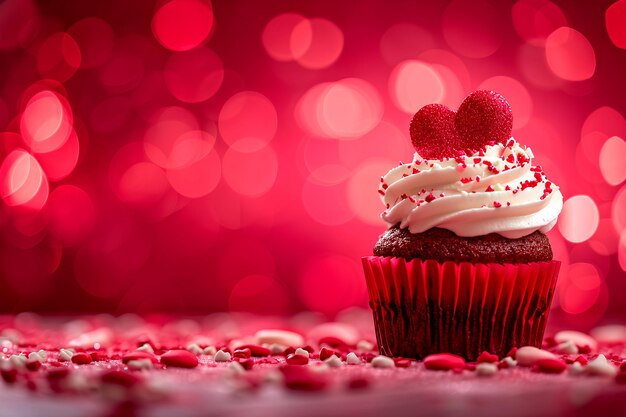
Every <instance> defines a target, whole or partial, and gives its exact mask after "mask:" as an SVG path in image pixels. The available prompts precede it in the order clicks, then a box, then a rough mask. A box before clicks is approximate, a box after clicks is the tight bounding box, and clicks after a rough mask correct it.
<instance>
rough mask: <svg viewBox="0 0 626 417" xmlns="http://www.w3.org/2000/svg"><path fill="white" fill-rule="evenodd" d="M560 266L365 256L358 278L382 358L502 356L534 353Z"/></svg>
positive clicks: (470, 358)
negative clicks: (528, 349) (524, 349)
mask: <svg viewBox="0 0 626 417" xmlns="http://www.w3.org/2000/svg"><path fill="white" fill-rule="evenodd" d="M560 265H561V263H560V262H558V261H550V262H534V263H528V264H496V263H488V264H473V263H469V262H460V263H457V262H444V263H439V262H437V261H434V260H426V261H422V260H420V259H412V260H409V261H407V260H405V259H404V258H393V257H382V256H368V257H364V258H363V268H364V269H365V279H366V281H367V288H368V292H369V298H370V307H371V308H372V311H373V313H374V323H375V327H376V338H377V341H378V346H379V348H380V350H381V353H382V354H384V355H387V356H392V357H406V358H416V359H423V358H424V357H426V356H427V355H429V354H431V353H440V352H447V353H454V354H457V355H460V356H463V357H464V358H466V359H468V360H475V359H476V358H477V357H478V355H479V354H480V353H481V352H483V351H488V352H491V353H495V354H497V355H498V356H499V357H504V356H506V354H507V353H508V352H509V350H510V349H511V348H512V347H519V346H537V347H540V346H541V342H542V339H543V333H544V330H545V327H546V321H547V319H548V313H549V312H550V304H551V302H552V296H553V295H554V287H555V285H556V279H557V275H558V271H559V267H560Z"/></svg>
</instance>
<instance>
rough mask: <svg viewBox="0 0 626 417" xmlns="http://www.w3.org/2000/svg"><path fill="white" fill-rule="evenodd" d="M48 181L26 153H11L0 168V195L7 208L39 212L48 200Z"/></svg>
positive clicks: (17, 151) (34, 160) (19, 150)
mask: <svg viewBox="0 0 626 417" xmlns="http://www.w3.org/2000/svg"><path fill="white" fill-rule="evenodd" d="M48 192H49V186H48V179H47V178H46V174H45V173H44V172H43V170H42V169H41V166H40V165H39V163H38V162H37V160H36V159H35V158H34V157H33V156H32V155H30V154H29V153H28V152H26V151H24V150H21V149H18V150H14V151H13V152H11V153H10V154H9V155H7V157H6V158H5V160H4V162H2V166H0V194H1V195H2V199H3V200H4V202H5V203H6V204H7V205H8V206H19V207H24V208H28V209H32V210H40V209H41V208H42V207H43V206H44V205H45V204H46V200H47V199H48Z"/></svg>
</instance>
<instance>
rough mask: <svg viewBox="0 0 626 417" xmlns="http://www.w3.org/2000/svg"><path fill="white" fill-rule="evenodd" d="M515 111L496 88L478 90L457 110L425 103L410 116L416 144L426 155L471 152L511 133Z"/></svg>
mask: <svg viewBox="0 0 626 417" xmlns="http://www.w3.org/2000/svg"><path fill="white" fill-rule="evenodd" d="M512 128H513V112H512V111H511V106H510V105H509V103H508V102H507V101H506V99H505V98H504V97H503V96H502V95H500V94H498V93H496V92H493V91H487V90H479V91H475V92H473V93H472V94H470V95H469V96H467V97H466V98H465V100H463V103H461V106H460V107H459V110H458V111H456V112H454V111H452V110H450V109H449V108H448V107H446V106H444V105H441V104H429V105H427V106H424V107H422V108H421V109H420V110H419V111H418V112H417V113H415V116H413V120H411V126H410V133H411V141H412V142H413V146H414V147H415V149H416V150H417V152H418V153H419V154H420V156H422V157H424V158H427V159H443V158H453V157H456V156H458V155H461V154H463V153H467V154H471V153H474V152H476V151H478V150H480V149H483V148H484V147H485V146H487V145H490V144H493V143H506V142H507V141H508V140H509V138H510V137H511V129H512Z"/></svg>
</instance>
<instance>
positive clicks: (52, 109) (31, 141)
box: [20, 90, 73, 152]
mask: <svg viewBox="0 0 626 417" xmlns="http://www.w3.org/2000/svg"><path fill="white" fill-rule="evenodd" d="M72 122H73V120H72V114H71V110H70V109H69V107H65V106H64V105H63V104H62V103H61V101H60V100H59V96H58V95H57V94H56V93H54V92H52V91H49V90H44V91H41V92H39V93H37V94H35V95H34V96H33V97H32V98H31V99H30V100H29V102H28V104H27V105H26V108H25V109H24V112H23V113H22V117H21V120H20V132H21V133H22V137H23V138H24V141H25V142H26V144H27V145H28V146H29V147H30V149H31V150H32V151H33V152H50V151H54V150H56V149H59V148H60V147H61V146H63V144H65V142H67V140H68V139H69V136H70V133H71V132H72Z"/></svg>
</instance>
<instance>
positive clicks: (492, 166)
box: [378, 138, 563, 239]
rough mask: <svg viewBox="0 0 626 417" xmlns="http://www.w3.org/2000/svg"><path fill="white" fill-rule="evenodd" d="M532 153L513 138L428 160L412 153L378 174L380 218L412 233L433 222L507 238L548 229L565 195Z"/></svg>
mask: <svg viewBox="0 0 626 417" xmlns="http://www.w3.org/2000/svg"><path fill="white" fill-rule="evenodd" d="M532 158H533V154H532V151H531V150H530V148H526V147H521V146H520V145H519V144H518V143H517V142H516V141H515V139H513V138H511V139H510V140H509V141H508V143H507V144H506V145H504V144H501V143H499V144H496V145H492V146H488V147H487V148H486V149H485V150H484V151H481V152H478V153H476V154H474V155H471V156H465V155H464V156H461V157H457V158H449V159H443V160H427V159H423V158H421V157H420V155H419V154H418V153H415V156H414V158H413V161H412V162H411V163H409V164H401V165H400V166H398V167H396V168H394V169H392V170H391V171H389V172H388V173H387V175H385V176H384V177H382V178H381V183H380V186H379V189H378V192H379V193H380V194H381V197H382V201H383V203H384V204H385V206H386V210H385V211H384V212H383V214H382V215H381V217H382V219H383V220H384V221H385V222H387V223H388V225H389V226H390V227H391V226H395V225H399V226H400V228H407V227H408V228H409V231H410V232H411V233H421V232H424V231H426V230H428V229H430V228H433V227H440V228H443V229H448V230H451V231H453V232H454V233H456V234H457V235H458V236H481V235H486V234H489V233H498V234H500V235H502V236H504V237H507V238H509V239H515V238H519V237H522V236H526V235H529V234H531V233H533V232H534V231H536V230H539V231H541V232H542V233H546V232H547V231H549V230H550V229H552V227H553V226H554V225H555V223H556V220H557V217H558V215H559V213H560V212H561V208H562V207H563V195H562V194H561V191H560V190H559V187H557V186H556V185H554V184H552V183H551V182H550V181H548V179H547V178H546V176H545V174H544V173H543V171H542V169H541V167H540V166H533V165H532Z"/></svg>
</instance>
